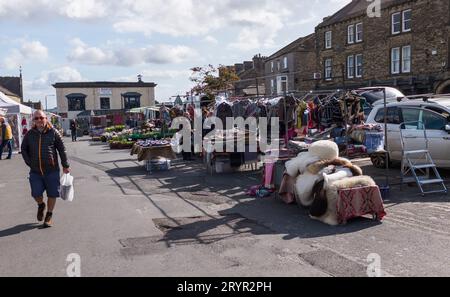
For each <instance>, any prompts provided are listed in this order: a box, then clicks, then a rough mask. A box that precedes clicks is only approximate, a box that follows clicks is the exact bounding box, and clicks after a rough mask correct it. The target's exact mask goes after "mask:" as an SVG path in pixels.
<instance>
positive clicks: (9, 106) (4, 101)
mask: <svg viewBox="0 0 450 297" xmlns="http://www.w3.org/2000/svg"><path fill="white" fill-rule="evenodd" d="M0 108H2V109H3V108H4V109H6V110H7V112H6V113H7V114H32V112H33V111H32V109H31V108H30V107H28V106H25V105H23V104H20V103H17V102H16V101H14V100H12V99H11V98H9V97H8V96H6V95H5V94H4V93H2V92H0Z"/></svg>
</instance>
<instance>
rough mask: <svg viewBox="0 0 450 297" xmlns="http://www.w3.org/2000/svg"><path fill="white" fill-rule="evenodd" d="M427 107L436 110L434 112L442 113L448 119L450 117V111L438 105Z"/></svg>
mask: <svg viewBox="0 0 450 297" xmlns="http://www.w3.org/2000/svg"><path fill="white" fill-rule="evenodd" d="M425 109H428V110H431V111H434V112H436V113H438V114H440V115H441V116H443V117H444V118H447V119H448V118H449V117H450V113H448V112H447V111H446V110H444V109H441V108H438V107H434V106H427V107H425Z"/></svg>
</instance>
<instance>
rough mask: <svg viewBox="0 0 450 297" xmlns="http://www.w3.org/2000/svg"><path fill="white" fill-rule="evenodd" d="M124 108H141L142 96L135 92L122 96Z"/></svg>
mask: <svg viewBox="0 0 450 297" xmlns="http://www.w3.org/2000/svg"><path fill="white" fill-rule="evenodd" d="M122 97H123V102H124V108H125V109H133V108H139V107H141V97H142V95H141V94H139V93H135V92H130V93H125V94H122Z"/></svg>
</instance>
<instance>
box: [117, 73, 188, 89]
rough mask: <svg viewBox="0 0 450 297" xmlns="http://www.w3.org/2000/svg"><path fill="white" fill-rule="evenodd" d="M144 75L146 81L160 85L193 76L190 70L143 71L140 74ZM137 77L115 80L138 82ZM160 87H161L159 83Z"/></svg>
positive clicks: (131, 76)
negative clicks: (161, 82) (164, 81)
mask: <svg viewBox="0 0 450 297" xmlns="http://www.w3.org/2000/svg"><path fill="white" fill-rule="evenodd" d="M139 73H140V74H141V75H142V79H143V80H144V81H151V82H155V83H158V81H161V80H172V79H180V78H186V79H189V77H190V76H191V71H190V70H143V71H141V72H139ZM136 79H137V75H130V76H125V77H117V78H114V79H113V80H117V81H136ZM158 85H160V84H159V83H158Z"/></svg>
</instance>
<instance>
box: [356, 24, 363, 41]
mask: <svg viewBox="0 0 450 297" xmlns="http://www.w3.org/2000/svg"><path fill="white" fill-rule="evenodd" d="M358 27H359V28H360V30H359V31H358ZM358 33H360V35H361V38H358ZM363 39H364V26H363V23H358V24H356V26H355V42H362V41H363Z"/></svg>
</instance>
